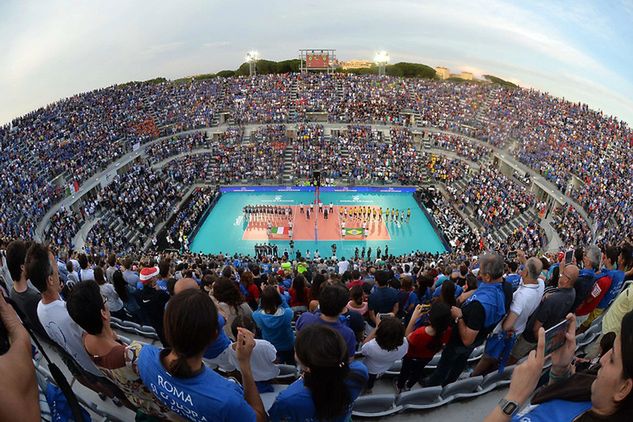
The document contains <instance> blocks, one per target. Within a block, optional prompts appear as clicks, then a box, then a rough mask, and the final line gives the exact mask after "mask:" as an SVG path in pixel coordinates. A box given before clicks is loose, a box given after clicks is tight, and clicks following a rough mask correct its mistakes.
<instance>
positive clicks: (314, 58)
mask: <svg viewBox="0 0 633 422" xmlns="http://www.w3.org/2000/svg"><path fill="white" fill-rule="evenodd" d="M329 66H330V55H329V54H328V53H312V54H307V55H306V67H307V68H308V69H327V68H328V67H329Z"/></svg>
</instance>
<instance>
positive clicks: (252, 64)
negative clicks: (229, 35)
mask: <svg viewBox="0 0 633 422" xmlns="http://www.w3.org/2000/svg"><path fill="white" fill-rule="evenodd" d="M259 59H260V56H259V53H258V52H257V51H255V50H251V51H249V52H247V53H246V57H245V60H246V63H248V74H249V75H250V76H255V75H257V62H258V61H259Z"/></svg>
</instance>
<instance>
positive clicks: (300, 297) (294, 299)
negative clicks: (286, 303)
mask: <svg viewBox="0 0 633 422" xmlns="http://www.w3.org/2000/svg"><path fill="white" fill-rule="evenodd" d="M306 284H307V282H306V279H305V277H304V276H302V275H301V274H299V275H297V276H296V277H295V278H294V280H292V287H291V288H290V290H289V291H288V293H290V307H292V308H295V307H303V308H305V309H303V310H307V309H308V303H309V302H308V297H309V295H310V289H309V288H308V287H307V286H306Z"/></svg>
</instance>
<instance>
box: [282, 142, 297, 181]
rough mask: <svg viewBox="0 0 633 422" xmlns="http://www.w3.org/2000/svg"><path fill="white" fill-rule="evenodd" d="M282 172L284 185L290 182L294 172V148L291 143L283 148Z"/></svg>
mask: <svg viewBox="0 0 633 422" xmlns="http://www.w3.org/2000/svg"><path fill="white" fill-rule="evenodd" d="M283 154H284V173H283V176H282V181H283V183H284V185H289V184H291V183H292V180H293V179H294V174H295V150H294V148H293V147H292V146H291V145H288V146H287V147H286V148H285V149H284V152H283Z"/></svg>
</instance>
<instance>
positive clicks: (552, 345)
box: [545, 319, 569, 356]
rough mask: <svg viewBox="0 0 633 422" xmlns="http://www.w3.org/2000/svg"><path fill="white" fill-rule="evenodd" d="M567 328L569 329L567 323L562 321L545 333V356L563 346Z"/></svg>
mask: <svg viewBox="0 0 633 422" xmlns="http://www.w3.org/2000/svg"><path fill="white" fill-rule="evenodd" d="M567 327H569V321H568V320H567V319H564V320H563V321H561V322H559V323H558V324H556V325H554V326H553V327H551V328H549V329H547V330H546V331H545V356H547V355H549V354H550V353H552V352H553V351H554V350H556V349H558V348H560V347H561V346H562V345H563V344H565V341H566V340H567V339H566V337H565V333H567Z"/></svg>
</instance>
